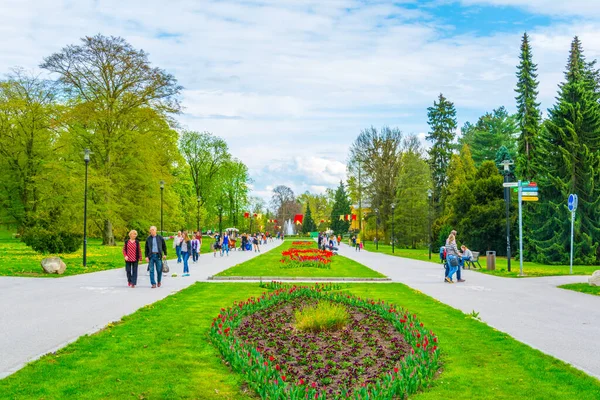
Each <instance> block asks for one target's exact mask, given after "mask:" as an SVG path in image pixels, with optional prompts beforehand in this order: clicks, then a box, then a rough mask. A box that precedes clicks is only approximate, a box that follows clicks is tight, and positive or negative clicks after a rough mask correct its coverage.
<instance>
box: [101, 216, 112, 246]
mask: <svg viewBox="0 0 600 400" xmlns="http://www.w3.org/2000/svg"><path fill="white" fill-rule="evenodd" d="M102 244H103V245H105V246H114V245H115V237H114V236H113V226H112V222H110V220H109V219H105V220H104V231H103V232H102Z"/></svg>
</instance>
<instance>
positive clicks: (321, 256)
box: [280, 248, 334, 268]
mask: <svg viewBox="0 0 600 400" xmlns="http://www.w3.org/2000/svg"><path fill="white" fill-rule="evenodd" d="M281 255H282V256H283V258H282V259H281V260H280V262H281V263H282V264H283V265H282V266H281V267H282V268H300V267H313V268H330V267H331V266H330V265H329V264H330V263H331V258H332V257H333V256H334V254H333V253H332V252H331V251H329V250H320V249H294V248H291V249H289V250H284V251H282V252H281Z"/></svg>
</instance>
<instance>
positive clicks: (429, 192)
mask: <svg viewBox="0 0 600 400" xmlns="http://www.w3.org/2000/svg"><path fill="white" fill-rule="evenodd" d="M431 196H433V190H431V189H427V197H429V198H431Z"/></svg>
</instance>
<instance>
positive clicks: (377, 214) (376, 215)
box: [375, 208, 379, 250]
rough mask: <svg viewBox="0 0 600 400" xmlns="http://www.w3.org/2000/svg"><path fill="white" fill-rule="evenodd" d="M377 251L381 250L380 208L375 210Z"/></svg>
mask: <svg viewBox="0 0 600 400" xmlns="http://www.w3.org/2000/svg"><path fill="white" fill-rule="evenodd" d="M375 240H376V242H375V250H379V208H376V209H375Z"/></svg>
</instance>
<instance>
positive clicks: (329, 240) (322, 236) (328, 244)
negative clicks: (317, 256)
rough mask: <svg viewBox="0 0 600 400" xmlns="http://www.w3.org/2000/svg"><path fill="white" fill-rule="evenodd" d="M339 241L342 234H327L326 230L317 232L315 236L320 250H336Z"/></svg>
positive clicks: (340, 241)
mask: <svg viewBox="0 0 600 400" xmlns="http://www.w3.org/2000/svg"><path fill="white" fill-rule="evenodd" d="M340 243H342V235H338V236H336V235H333V234H331V235H328V234H327V232H319V235H318V236H317V244H318V246H319V249H322V250H329V251H337V250H339V246H340Z"/></svg>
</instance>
